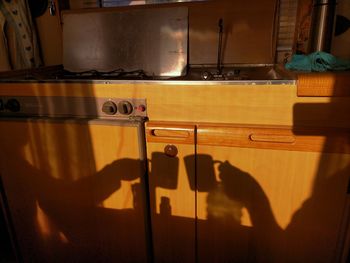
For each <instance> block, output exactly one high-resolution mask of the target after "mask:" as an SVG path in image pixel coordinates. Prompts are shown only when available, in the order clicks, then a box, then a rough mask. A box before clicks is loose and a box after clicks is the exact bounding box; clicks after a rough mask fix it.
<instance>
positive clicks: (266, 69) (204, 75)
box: [171, 65, 293, 81]
mask: <svg viewBox="0 0 350 263" xmlns="http://www.w3.org/2000/svg"><path fill="white" fill-rule="evenodd" d="M287 79H293V77H292V76H290V75H288V74H287V73H286V72H284V71H283V70H282V69H279V68H278V67H277V66H274V65H273V66H234V67H224V68H223V69H222V72H221V74H219V72H218V70H217V69H216V68H214V67H192V68H190V69H189V70H188V73H187V75H185V76H181V77H175V78H171V80H203V81H205V80H207V81H244V80H287Z"/></svg>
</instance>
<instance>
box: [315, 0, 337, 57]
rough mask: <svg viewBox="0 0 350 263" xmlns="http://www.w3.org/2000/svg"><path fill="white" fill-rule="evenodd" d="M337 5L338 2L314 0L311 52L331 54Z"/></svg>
mask: <svg viewBox="0 0 350 263" xmlns="http://www.w3.org/2000/svg"><path fill="white" fill-rule="evenodd" d="M336 4H337V3H336V0H314V6H313V13H312V27H311V50H310V52H314V51H325V52H330V50H331V40H332V35H333V24H334V15H335V7H336Z"/></svg>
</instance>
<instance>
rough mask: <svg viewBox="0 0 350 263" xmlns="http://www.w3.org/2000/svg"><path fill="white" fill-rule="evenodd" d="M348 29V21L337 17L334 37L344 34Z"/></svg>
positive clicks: (343, 17)
mask: <svg viewBox="0 0 350 263" xmlns="http://www.w3.org/2000/svg"><path fill="white" fill-rule="evenodd" d="M349 28H350V20H349V19H348V18H347V17H345V16H341V15H337V18H336V22H335V34H334V35H335V36H339V35H341V34H343V33H345V32H346V31H347V30H348V29H349Z"/></svg>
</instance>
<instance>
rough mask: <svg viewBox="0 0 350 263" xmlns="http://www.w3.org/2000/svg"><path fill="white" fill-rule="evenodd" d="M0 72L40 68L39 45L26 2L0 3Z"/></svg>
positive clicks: (10, 1)
mask: <svg viewBox="0 0 350 263" xmlns="http://www.w3.org/2000/svg"><path fill="white" fill-rule="evenodd" d="M0 31H1V37H0V52H1V53H0V70H1V71H4V70H14V69H27V68H34V67H39V66H41V64H42V63H41V59H40V52H39V44H38V39H37V36H36V32H35V28H34V24H33V20H32V17H31V13H30V10H29V5H28V3H27V0H1V1H0Z"/></svg>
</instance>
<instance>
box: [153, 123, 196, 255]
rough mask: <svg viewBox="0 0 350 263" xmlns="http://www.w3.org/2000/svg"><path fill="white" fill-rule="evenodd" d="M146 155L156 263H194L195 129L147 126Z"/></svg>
mask: <svg viewBox="0 0 350 263" xmlns="http://www.w3.org/2000/svg"><path fill="white" fill-rule="evenodd" d="M146 134H147V156H148V158H150V159H149V169H150V175H149V189H150V200H151V215H152V233H153V245H154V254H155V255H154V257H155V261H156V262H195V212H196V211H195V188H194V186H195V178H194V176H195V173H194V171H195V170H194V169H195V165H194V164H195V155H194V154H195V144H194V142H195V140H194V137H195V127H194V125H181V124H176V123H173V124H171V123H148V124H147V127H146Z"/></svg>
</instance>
